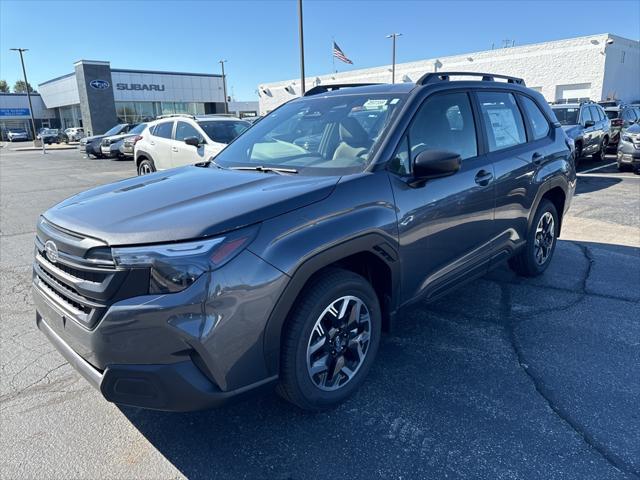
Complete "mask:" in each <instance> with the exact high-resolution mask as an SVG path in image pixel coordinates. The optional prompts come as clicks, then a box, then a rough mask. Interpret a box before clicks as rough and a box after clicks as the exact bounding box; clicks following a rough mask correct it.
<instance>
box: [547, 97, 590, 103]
mask: <svg viewBox="0 0 640 480" xmlns="http://www.w3.org/2000/svg"><path fill="white" fill-rule="evenodd" d="M569 103H578V104H580V105H582V104H583V103H596V102H594V101H593V100H591V99H590V98H585V97H580V98H559V99H557V100H554V101H553V102H549V105H567V104H569Z"/></svg>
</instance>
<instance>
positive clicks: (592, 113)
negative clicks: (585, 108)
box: [589, 106, 600, 123]
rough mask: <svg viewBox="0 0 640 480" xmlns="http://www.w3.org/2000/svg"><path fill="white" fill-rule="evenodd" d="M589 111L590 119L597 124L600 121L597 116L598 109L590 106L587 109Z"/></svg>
mask: <svg viewBox="0 0 640 480" xmlns="http://www.w3.org/2000/svg"><path fill="white" fill-rule="evenodd" d="M589 110H591V119H592V120H593V121H594V122H596V123H597V122H599V121H600V115H599V113H600V112H598V107H593V106H592V107H589Z"/></svg>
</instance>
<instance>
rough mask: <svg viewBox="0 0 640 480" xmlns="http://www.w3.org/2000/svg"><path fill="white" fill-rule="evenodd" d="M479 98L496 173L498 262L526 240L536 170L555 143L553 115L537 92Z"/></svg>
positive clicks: (551, 153)
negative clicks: (547, 113)
mask: <svg viewBox="0 0 640 480" xmlns="http://www.w3.org/2000/svg"><path fill="white" fill-rule="evenodd" d="M478 102H479V104H480V109H481V111H482V118H483V120H484V126H485V128H484V130H485V132H486V136H487V144H488V149H489V151H490V153H489V156H490V158H491V160H492V161H493V165H494V168H495V174H496V182H495V188H496V209H495V227H496V236H495V242H496V243H495V247H494V250H495V257H494V259H493V262H494V263H495V262H499V261H501V260H502V259H504V258H506V257H508V256H509V255H510V254H511V253H512V252H513V250H514V249H516V248H517V247H518V246H519V245H520V244H521V243H522V242H524V241H525V238H526V233H527V229H528V220H529V215H530V213H531V207H532V205H533V202H534V199H535V196H536V193H537V189H538V184H537V183H536V182H535V180H534V179H535V177H536V172H537V171H538V169H540V168H544V165H545V164H546V163H547V162H549V161H551V159H553V157H554V153H555V152H554V144H555V143H554V140H553V139H552V138H551V135H552V129H551V126H550V123H549V119H547V118H546V116H545V114H544V113H543V111H542V109H541V108H540V106H539V105H538V103H537V101H536V100H535V99H534V98H533V97H529V96H527V95H524V94H521V93H514V92H512V91H496V92H479V93H478Z"/></svg>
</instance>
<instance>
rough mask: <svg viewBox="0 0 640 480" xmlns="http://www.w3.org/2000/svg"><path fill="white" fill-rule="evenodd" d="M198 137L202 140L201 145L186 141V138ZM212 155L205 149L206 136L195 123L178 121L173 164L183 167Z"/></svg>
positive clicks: (172, 154)
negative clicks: (190, 143) (189, 143)
mask: <svg viewBox="0 0 640 480" xmlns="http://www.w3.org/2000/svg"><path fill="white" fill-rule="evenodd" d="M189 137H197V138H198V139H199V140H200V146H198V147H194V146H193V145H187V144H186V143H184V140H185V138H189ZM209 156H210V155H208V154H207V151H206V150H205V143H204V136H203V135H202V133H200V132H199V131H198V130H197V129H196V128H195V127H194V126H193V125H191V124H190V123H187V122H182V121H178V123H177V125H176V134H175V139H174V141H173V143H172V144H171V165H172V166H173V167H181V166H183V165H190V164H193V163H199V162H204V161H206V160H208V159H209V158H208V157H209Z"/></svg>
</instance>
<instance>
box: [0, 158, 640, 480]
mask: <svg viewBox="0 0 640 480" xmlns="http://www.w3.org/2000/svg"><path fill="white" fill-rule="evenodd" d="M611 158H612V157H608V159H607V160H606V161H604V162H600V163H596V162H589V161H587V162H584V163H583V164H582V165H581V170H583V171H588V173H585V174H581V175H580V176H579V179H578V191H577V194H576V196H575V198H574V201H573V206H572V209H571V211H570V212H569V215H568V217H567V218H566V221H565V225H564V228H565V230H564V232H563V235H562V237H561V240H560V242H559V243H558V248H557V250H556V256H555V258H554V260H553V264H552V265H551V267H550V268H549V270H548V271H547V272H546V273H545V274H544V275H543V276H541V277H538V278H536V279H522V278H519V277H516V276H515V275H513V274H512V273H511V272H510V270H509V269H508V268H506V267H504V268H500V269H498V270H495V271H493V272H492V273H490V274H489V275H487V276H486V277H485V278H483V279H482V280H480V281H477V282H475V283H473V284H470V285H466V286H463V287H462V288H460V289H459V290H457V291H456V292H454V293H452V294H450V295H448V296H447V297H445V298H442V299H440V300H438V301H437V302H436V303H432V304H418V305H415V306H414V307H412V308H410V309H407V310H405V311H403V312H402V313H401V314H400V315H399V321H398V323H397V325H396V326H395V329H394V330H393V332H392V333H391V334H389V335H386V336H385V337H384V338H383V341H382V343H381V346H380V351H379V355H378V358H377V360H376V363H375V365H374V367H373V369H372V371H371V373H370V375H369V378H368V380H367V381H366V382H365V384H364V387H363V388H362V389H361V390H360V391H359V392H358V393H357V394H356V395H355V396H354V397H353V398H352V399H351V400H349V401H348V402H346V403H345V404H343V405H342V406H340V407H339V408H337V409H336V410H334V411H331V412H327V413H322V414H306V413H302V412H300V411H298V410H296V409H295V408H293V407H292V406H290V405H289V404H287V403H285V402H283V401H281V400H280V399H279V398H278V397H277V396H275V394H273V395H267V396H263V397H259V398H253V399H249V400H247V401H245V402H243V403H240V404H237V405H233V406H229V407H225V408H222V409H219V410H211V411H207V412H198V413H185V414H173V413H163V412H153V411H146V410H141V409H135V408H125V407H118V406H116V405H113V404H110V403H107V402H106V401H105V400H103V399H102V397H101V396H100V394H99V393H98V392H97V391H95V390H94V389H93V388H92V387H90V386H89V385H88V384H87V382H86V381H85V380H84V379H83V378H82V377H80V375H79V374H77V373H76V372H75V371H74V370H73V368H71V367H70V366H69V365H68V364H67V363H66V362H65V361H64V359H63V358H62V357H61V356H60V355H59V354H58V353H57V351H56V350H55V349H54V348H53V347H52V346H51V345H50V344H49V343H48V341H47V340H46V339H45V337H44V336H43V335H42V334H41V333H40V332H39V331H38V330H37V329H36V327H35V313H34V309H33V305H32V301H31V293H30V288H31V283H30V275H31V274H30V271H31V270H30V263H31V258H32V254H33V238H34V230H35V229H34V227H35V223H36V219H37V217H38V214H39V213H40V212H42V211H44V210H45V209H46V208H48V207H49V206H51V205H52V204H54V203H56V202H58V201H60V200H62V199H64V198H66V197H68V196H70V195H72V194H74V193H77V192H79V191H82V190H85V189H87V188H90V187H92V186H95V185H99V184H103V183H107V182H111V181H116V180H119V179H121V178H125V177H128V176H132V175H134V173H135V171H134V170H135V169H134V167H133V166H132V164H131V162H117V161H109V160H90V159H86V158H82V157H81V156H80V155H79V154H78V152H75V151H59V152H53V151H52V152H50V153H48V154H47V155H42V154H40V153H35V152H15V151H11V150H10V149H7V148H3V149H2V150H0V205H1V217H0V269H1V273H2V275H1V276H0V278H1V284H0V291H1V298H2V299H1V303H0V309H1V313H2V315H1V317H2V319H1V321H0V478H3V479H23V478H37V479H75V478H77V479H87V478H122V479H125V478H126V479H131V478H148V479H158V478H162V479H165V478H167V479H173V478H193V479H199V478H220V479H226V478H229V479H232V478H233V479H235V478H251V479H255V478H265V479H266V478H269V479H271V478H275V479H303V480H306V479H312V478H356V479H357V478H363V479H371V478H397V479H415V478H437V479H440V478H469V479H477V478H490V479H531V478H536V479H537V478H541V479H580V480H585V479H597V480H601V479H631V478H640V320H639V319H640V176H638V175H634V174H633V173H619V172H617V170H616V169H615V166H612V165H610V163H611V161H612V160H611ZM594 168H595V169H596V170H593V171H589V170H590V169H594Z"/></svg>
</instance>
